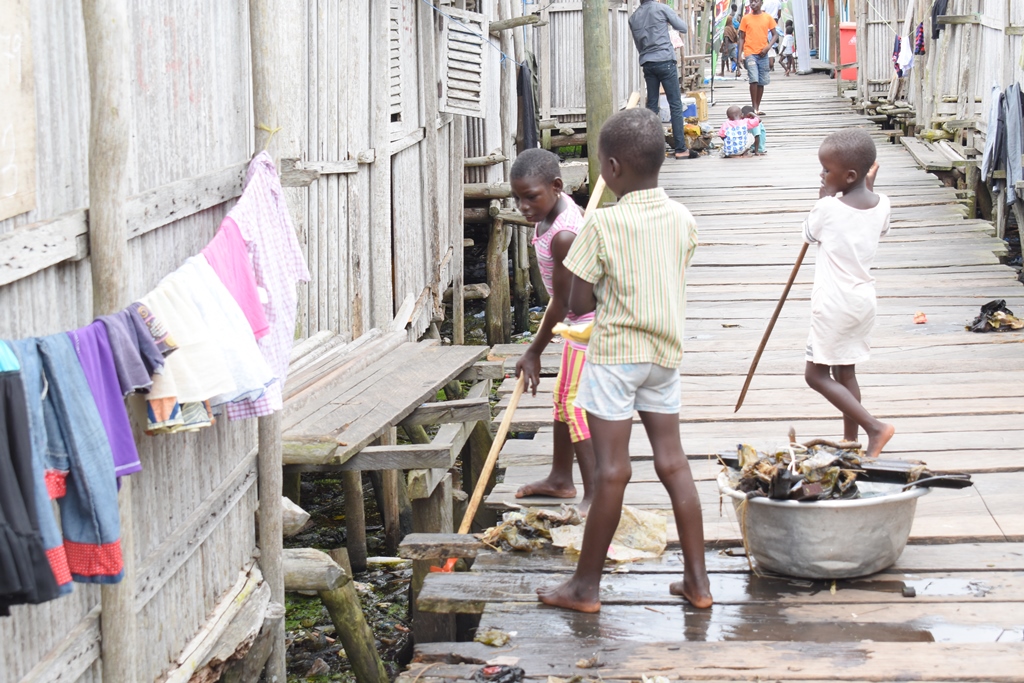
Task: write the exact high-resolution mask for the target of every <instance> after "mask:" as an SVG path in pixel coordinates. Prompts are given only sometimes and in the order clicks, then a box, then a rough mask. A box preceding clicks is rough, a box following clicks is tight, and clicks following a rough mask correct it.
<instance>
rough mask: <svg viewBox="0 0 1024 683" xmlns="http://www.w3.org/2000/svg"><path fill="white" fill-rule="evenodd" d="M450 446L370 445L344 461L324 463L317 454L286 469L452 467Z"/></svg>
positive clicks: (316, 470)
mask: <svg viewBox="0 0 1024 683" xmlns="http://www.w3.org/2000/svg"><path fill="white" fill-rule="evenodd" d="M450 453H451V448H449V447H446V446H444V445H443V444H440V445H436V446H435V445H434V444H429V443H428V444H416V443H412V444H409V443H406V444H395V445H389V446H367V447H366V448H364V449H363V450H361V451H359V452H358V453H356V454H355V455H354V456H353V457H352V458H350V459H349V460H346V461H345V462H343V463H337V464H334V463H330V462H328V463H323V462H320V461H319V460H318V459H317V458H316V457H315V456H314V457H312V458H310V461H309V463H294V464H290V465H285V467H284V470H285V472H289V473H291V472H362V471H371V470H374V471H376V470H385V471H386V470H408V469H413V468H416V467H450V466H451V465H448V464H447V463H448V461H449V459H450Z"/></svg>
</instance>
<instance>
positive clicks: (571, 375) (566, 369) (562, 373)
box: [555, 343, 590, 443]
mask: <svg viewBox="0 0 1024 683" xmlns="http://www.w3.org/2000/svg"><path fill="white" fill-rule="evenodd" d="M586 356H587V352H586V351H583V350H581V349H577V348H573V346H572V344H568V343H566V344H562V364H561V366H560V367H559V368H558V377H556V378H555V422H564V423H566V424H567V425H569V436H570V438H572V442H573V443H576V442H578V441H585V440H586V439H589V438H590V428H589V427H588V426H587V414H586V413H585V412H583V409H582V408H579V407H578V406H577V405H576V390H577V388H578V387H579V384H580V375H581V374H583V365H584V364H585V363H586Z"/></svg>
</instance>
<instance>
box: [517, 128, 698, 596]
mask: <svg viewBox="0 0 1024 683" xmlns="http://www.w3.org/2000/svg"><path fill="white" fill-rule="evenodd" d="M664 138H665V134H664V131H663V130H662V127H661V121H660V120H659V119H658V117H657V116H656V115H655V114H654V113H652V112H650V111H648V110H646V109H628V110H625V111H622V112H619V113H618V114H615V115H614V116H612V117H611V118H609V119H608V120H607V122H605V124H604V127H603V128H602V129H601V134H600V139H599V156H600V159H601V176H602V177H603V178H604V179H605V182H606V183H607V184H608V189H610V190H611V191H612V192H614V193H615V195H616V196H618V197H619V202H618V204H616V205H615V206H612V207H610V208H607V209H599V210H597V211H595V212H594V214H593V215H592V216H591V217H590V218H588V219H587V220H586V221H585V223H584V225H583V228H582V229H581V230H580V233H579V236H578V237H577V238H576V242H575V244H573V247H572V249H571V250H570V252H569V255H568V257H567V258H566V260H565V267H566V268H567V269H569V270H570V271H571V272H572V273H573V274H574V276H575V277H574V278H573V284H572V291H571V294H570V299H569V307H570V309H571V310H572V311H573V312H574V313H576V314H577V315H584V314H588V313H590V312H592V311H595V310H596V318H595V322H594V329H593V332H592V334H591V337H590V346H589V348H588V350H587V356H588V358H587V364H586V366H585V367H584V369H583V375H582V377H581V378H580V390H579V395H578V397H577V403H578V404H579V405H580V406H581V407H582V408H583V409H584V410H586V411H587V416H588V423H589V425H590V430H591V433H592V434H593V437H594V438H593V444H594V454H595V458H596V465H597V467H596V469H595V476H594V482H595V492H594V500H595V502H596V504H595V505H593V506H592V507H591V510H590V514H589V515H588V517H587V524H586V529H585V531H584V536H583V546H582V548H581V552H580V559H579V563H578V564H577V566H576V572H575V573H574V574H573V576H572V578H571V579H569V580H568V581H567V582H565V583H563V584H562V585H560V586H557V587H551V588H542V589H540V590H538V591H537V592H538V595H539V597H540V600H541V602H544V603H546V604H549V605H555V606H557V607H564V608H567V609H574V610H578V611H580V612H597V611H599V610H600V609H601V602H600V600H599V589H600V583H601V572H602V568H603V566H604V561H605V555H606V552H607V549H608V546H609V544H610V543H611V540H612V536H613V535H614V534H615V529H616V527H617V526H618V524H619V518H620V516H621V514H622V499H623V495H624V492H625V488H626V484H627V483H628V482H629V479H630V476H631V467H630V461H629V435H630V431H631V430H632V417H633V411H634V410H637V411H639V413H640V419H641V421H642V422H643V425H644V428H645V429H646V430H647V435H648V437H649V438H650V441H651V445H652V446H653V449H654V469H655V471H656V472H657V474H658V478H659V479H660V480H661V482H662V483H663V484H664V486H665V488H666V489H667V491H668V494H669V498H670V499H671V501H672V512H673V514H674V516H675V521H676V527H677V529H678V530H679V540H680V544H681V545H682V549H683V555H684V558H685V561H684V571H683V580H682V581H677V582H675V583H673V584H671V586H670V587H669V590H670V592H671V593H672V594H673V595H678V596H681V597H683V598H685V599H686V600H688V601H689V602H690V603H692V604H693V605H694V606H695V607H699V608H706V607H710V606H711V603H712V598H711V589H710V585H709V582H708V575H707V570H706V568H705V565H704V527H703V521H702V517H701V507H700V500H699V499H698V496H697V488H696V486H695V485H694V483H693V475H692V474H691V472H690V466H689V463H688V462H687V460H686V455H685V454H684V453H683V447H682V445H681V443H680V441H679V404H680V396H679V392H680V384H679V369H678V368H679V365H680V363H682V360H683V320H684V317H685V294H686V268H687V266H688V265H689V263H690V260H691V258H692V257H693V252H694V249H695V248H696V246H697V226H696V223H695V221H694V220H693V216H691V215H690V212H689V211H687V210H686V208H685V207H683V206H682V205H681V204H678V203H676V202H674V201H672V200H670V199H669V198H668V196H667V195H666V194H665V191H664V190H663V189H662V188H661V187H659V185H658V172H659V171H660V169H661V164H662V162H663V161H664V159H665V155H664V145H665V142H664Z"/></svg>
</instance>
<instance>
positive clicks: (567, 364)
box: [510, 149, 594, 514]
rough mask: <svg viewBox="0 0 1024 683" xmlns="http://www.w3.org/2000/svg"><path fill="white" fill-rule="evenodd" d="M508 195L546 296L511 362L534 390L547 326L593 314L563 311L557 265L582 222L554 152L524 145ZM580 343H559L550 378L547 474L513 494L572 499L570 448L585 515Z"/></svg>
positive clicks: (564, 283) (567, 276)
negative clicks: (529, 226)
mask: <svg viewBox="0 0 1024 683" xmlns="http://www.w3.org/2000/svg"><path fill="white" fill-rule="evenodd" d="M510 175H511V183H512V196H513V197H514V198H515V200H516V204H517V205H518V206H519V210H520V211H521V212H522V214H523V216H524V217H525V218H526V220H528V221H530V222H531V223H535V224H536V228H535V232H534V237H533V245H534V247H535V248H536V250H537V262H538V265H539V266H540V272H541V279H542V280H543V281H544V288H545V289H547V291H548V294H549V295H550V297H551V301H550V302H549V303H548V309H547V311H546V312H545V313H544V319H543V320H542V321H541V324H540V327H539V328H538V330H537V334H536V336H535V337H534V339H533V343H532V344H530V348H529V349H527V350H526V353H524V354H523V357H522V358H520V359H519V362H518V363H516V376H517V377H518V376H519V374H520V373H525V375H526V382H527V386H528V387H529V388H530V391H531V392H532V393H533V395H535V396H536V395H537V384H538V383H539V382H540V357H541V353H543V352H544V349H545V348H547V345H548V344H549V343H550V342H551V338H552V332H551V330H552V328H553V327H554V326H555V325H556V324H558V323H560V322H563V321H566V322H569V323H570V324H580V323H587V322H590V321H592V320H593V313H590V314H587V315H584V316H574V315H572V314H571V313H570V312H569V305H568V304H569V288H570V286H571V285H572V273H570V272H569V271H568V269H566V268H565V266H563V265H562V261H563V260H564V259H565V257H566V255H567V254H568V253H569V248H570V247H571V246H572V243H573V240H574V239H575V238H576V233H577V232H578V231H579V229H580V228H581V227H582V226H583V214H582V213H581V212H580V209H579V207H578V206H576V203H575V202H573V200H572V198H570V197H569V196H568V195H566V194H565V193H564V192H562V178H561V169H560V168H559V165H558V157H557V156H555V155H554V154H552V153H551V152H548V151H546V150H543V149H530V150H527V151H525V152H523V153H522V154H520V155H519V157H518V158H517V159H516V162H515V164H513V166H512V172H511V174H510ZM586 350H587V347H586V345H585V344H579V343H575V342H568V341H567V342H566V343H565V344H563V345H562V362H561V365H560V367H559V371H558V377H557V379H556V380H555V395H554V403H555V411H554V438H555V444H554V446H555V447H554V456H553V458H552V462H551V473H550V474H548V476H547V477H546V478H545V479H542V480H541V481H537V482H533V483H531V484H526V485H525V486H523V487H521V488H520V489H519V490H518V491H517V492H516V497H517V498H524V497H526V496H552V497H555V498H575V497H576V486H575V484H574V483H573V477H572V459H573V454H574V453H575V456H576V459H577V461H578V462H579V465H580V476H581V478H582V479H583V500H582V501H581V502H580V512H581V513H582V514H586V511H587V509H588V508H589V507H590V502H591V496H592V495H593V490H594V488H593V476H594V449H593V447H592V446H591V443H590V429H589V428H588V427H587V418H586V414H585V413H584V412H583V410H582V409H581V408H579V407H577V406H576V388H577V386H578V384H579V378H580V373H581V372H582V371H583V365H584V362H585V358H586Z"/></svg>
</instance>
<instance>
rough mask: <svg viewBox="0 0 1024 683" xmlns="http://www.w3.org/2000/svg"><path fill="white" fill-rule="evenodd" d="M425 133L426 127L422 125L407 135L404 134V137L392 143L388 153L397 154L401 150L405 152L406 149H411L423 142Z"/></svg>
mask: <svg viewBox="0 0 1024 683" xmlns="http://www.w3.org/2000/svg"><path fill="white" fill-rule="evenodd" d="M425 135H426V129H425V128H423V127H422V126H420V127H419V128H416V129H414V130H413V131H412V132H410V133H407V134H406V135H403V136H402V137H400V138H398V139H397V140H395V141H393V142H392V143H391V146H390V147H389V148H388V153H389V154H390V155H391V156H395V155H396V154H398V153H399V152H404V151H405V150H407V149H409V148H410V147H412V146H413V145H415V144H417V143H418V142H421V141H422V140H423V137H424V136H425Z"/></svg>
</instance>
